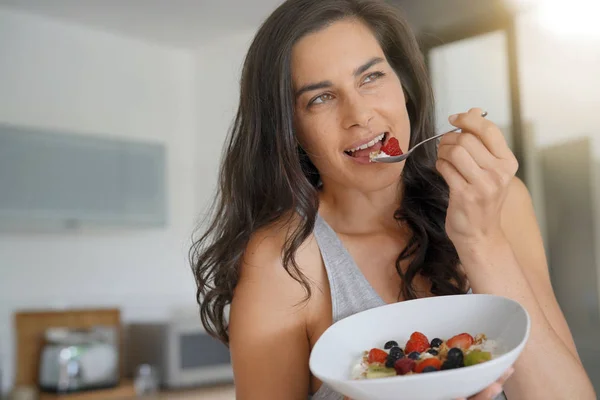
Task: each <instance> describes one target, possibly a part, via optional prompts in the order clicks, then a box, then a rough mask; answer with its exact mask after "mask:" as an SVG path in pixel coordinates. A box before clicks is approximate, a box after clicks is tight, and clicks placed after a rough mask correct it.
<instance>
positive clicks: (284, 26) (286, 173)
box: [190, 0, 465, 343]
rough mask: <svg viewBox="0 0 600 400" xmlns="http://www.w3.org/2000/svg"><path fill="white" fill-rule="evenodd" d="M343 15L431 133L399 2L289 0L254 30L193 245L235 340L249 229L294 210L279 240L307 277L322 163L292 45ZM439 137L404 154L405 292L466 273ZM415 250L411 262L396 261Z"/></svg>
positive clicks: (420, 128)
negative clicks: (303, 249) (417, 283)
mask: <svg viewBox="0 0 600 400" xmlns="http://www.w3.org/2000/svg"><path fill="white" fill-rule="evenodd" d="M344 18H356V19H358V20H360V21H362V22H363V23H365V24H366V25H367V26H368V27H370V29H371V30H372V32H373V33H374V34H375V36H376V38H377V39H378V41H379V44H380V45H381V47H382V49H383V51H384V54H385V55H386V57H387V60H388V62H389V63H390V65H391V66H392V68H393V69H394V70H395V72H396V73H397V74H398V76H399V78H400V81H401V82H402V85H403V89H404V92H405V96H406V98H407V109H408V114H409V118H410V121H411V138H410V143H411V145H412V144H414V143H416V142H419V141H421V140H423V139H424V138H426V137H428V136H430V135H431V134H432V133H433V127H434V121H433V111H434V107H433V95H432V90H431V86H430V83H429V79H428V75H427V71H426V68H425V63H424V60H423V57H422V54H421V52H420V49H419V46H418V44H417V41H416V39H415V37H414V35H413V33H412V32H411V30H410V27H409V26H408V24H407V22H406V21H405V19H404V18H403V17H402V16H401V15H400V13H399V10H397V9H396V8H394V7H392V6H390V5H388V4H386V3H385V2H383V1H378V0H287V1H286V2H284V3H283V4H282V5H280V6H279V7H278V8H277V9H276V10H275V11H274V12H273V13H272V14H271V15H270V16H269V17H268V19H267V20H266V21H265V22H264V23H263V25H262V26H261V27H260V29H259V30H258V32H257V34H256V36H255V38H254V40H253V42H252V44H251V46H250V49H249V51H248V53H247V56H246V59H245V62H244V65H243V71H242V79H241V91H240V98H239V108H238V110H237V114H236V117H235V120H234V122H233V125H232V127H231V131H230V132H229V137H228V141H227V143H226V146H225V148H224V154H223V159H222V165H221V170H220V176H219V189H218V194H217V196H216V198H215V203H214V208H213V213H212V215H211V216H212V220H211V222H210V223H209V225H208V228H207V230H206V231H205V232H204V233H203V234H202V236H201V237H200V238H199V239H198V240H196V241H195V242H194V245H193V247H192V249H191V251H190V255H191V261H192V265H193V269H194V274H195V277H196V283H197V287H198V290H197V301H198V303H199V305H200V315H201V320H202V324H203V325H204V327H205V328H206V330H207V331H208V332H209V333H210V334H212V335H213V336H215V337H217V338H219V339H220V340H222V341H223V342H224V343H228V342H229V335H228V326H227V318H226V315H225V309H226V307H227V306H228V305H229V304H230V303H231V300H232V297H233V291H234V289H235V287H236V284H237V282H238V279H239V272H240V264H241V261H242V257H243V255H244V251H245V248H246V246H247V244H248V241H249V239H250V236H251V235H252V234H253V233H254V232H256V231H257V230H258V229H261V228H264V227H266V226H269V225H271V224H273V223H275V222H277V221H280V220H281V219H282V218H287V217H288V216H290V215H293V216H294V224H293V230H292V231H291V233H290V234H289V236H288V238H287V241H286V242H285V245H284V248H283V249H282V260H283V266H284V268H285V269H286V271H287V272H288V274H290V276H292V277H293V278H294V279H295V280H297V281H298V282H299V283H300V284H302V285H303V287H304V289H305V290H306V296H307V297H306V298H307V299H308V298H309V297H310V295H311V287H310V284H309V283H308V281H307V279H306V277H305V276H304V275H303V274H302V272H301V271H300V269H299V268H298V265H297V264H296V261H295V253H296V250H297V249H298V248H299V247H300V245H301V244H302V243H303V242H304V241H305V240H306V239H307V238H308V237H309V235H310V234H311V233H312V231H313V227H314V222H315V218H316V215H317V211H318V206H319V199H318V185H319V181H320V178H319V172H318V171H317V169H316V168H315V166H314V165H313V164H312V163H311V161H310V160H309V158H308V156H307V155H306V153H304V151H303V150H302V149H301V148H300V147H299V146H298V143H297V140H296V137H295V134H294V124H293V118H294V96H293V91H292V78H291V73H290V70H291V53H292V46H293V45H294V44H295V43H296V42H297V41H298V40H299V39H300V38H302V37H303V36H305V35H307V34H309V33H311V32H315V31H318V30H320V29H323V28H324V27H326V26H327V25H329V24H331V23H333V22H335V21H339V20H341V19H344ZM436 151H437V150H436V144H435V143H433V141H432V142H430V143H429V144H428V145H424V146H421V147H420V148H419V149H418V150H417V151H416V154H414V155H413V156H411V158H409V159H408V160H407V161H406V164H405V166H404V169H403V173H402V178H401V179H402V194H403V196H402V201H401V204H399V207H398V210H397V211H396V212H395V214H394V218H395V219H397V220H398V221H402V222H403V223H405V224H407V225H408V226H409V227H410V230H411V231H412V236H411V238H410V240H409V242H408V245H407V246H406V248H405V249H404V250H403V251H402V252H401V254H400V255H399V256H398V259H397V261H396V269H397V271H398V273H399V274H400V276H401V277H402V285H401V288H400V289H401V295H402V296H404V298H407V299H411V298H415V297H416V296H417V294H416V291H415V289H414V286H413V279H414V277H415V276H416V275H417V274H421V275H422V276H424V277H426V278H428V279H429V281H430V282H431V285H432V286H431V292H432V293H433V294H435V295H447V294H458V293H463V292H464V287H465V277H464V276H463V274H462V273H461V272H460V271H459V268H458V255H457V253H456V250H455V248H454V246H453V245H452V243H451V241H450V240H449V239H448V236H447V235H446V232H445V227H444V225H445V218H446V209H447V206H448V186H447V185H446V183H445V182H444V180H443V179H442V177H441V176H440V175H439V174H438V173H437V172H436V169H435V160H436ZM402 260H409V263H408V267H407V268H406V270H405V271H403V270H402V269H401V268H400V261H402Z"/></svg>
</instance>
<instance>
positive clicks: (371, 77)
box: [363, 71, 385, 83]
mask: <svg viewBox="0 0 600 400" xmlns="http://www.w3.org/2000/svg"><path fill="white" fill-rule="evenodd" d="M384 75H385V74H384V73H383V72H379V71H378V72H373V73H372V74H369V75H367V77H366V78H365V79H364V80H363V83H370V82H373V81H375V80H377V79H379V78H381V77H382V76H384Z"/></svg>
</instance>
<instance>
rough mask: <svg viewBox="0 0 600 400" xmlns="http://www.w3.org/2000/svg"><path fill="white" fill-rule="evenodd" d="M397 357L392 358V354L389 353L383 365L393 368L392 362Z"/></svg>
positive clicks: (394, 361)
mask: <svg viewBox="0 0 600 400" xmlns="http://www.w3.org/2000/svg"><path fill="white" fill-rule="evenodd" d="M396 361H397V359H396V358H394V356H392V355H391V354H390V355H389V356H387V358H386V359H385V367H386V368H394V364H395V363H396Z"/></svg>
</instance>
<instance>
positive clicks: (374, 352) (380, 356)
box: [368, 349, 388, 364]
mask: <svg viewBox="0 0 600 400" xmlns="http://www.w3.org/2000/svg"><path fill="white" fill-rule="evenodd" d="M387 356H388V353H387V352H385V351H383V350H381V349H371V351H369V357H368V360H369V364H372V363H380V364H385V360H386V359H387Z"/></svg>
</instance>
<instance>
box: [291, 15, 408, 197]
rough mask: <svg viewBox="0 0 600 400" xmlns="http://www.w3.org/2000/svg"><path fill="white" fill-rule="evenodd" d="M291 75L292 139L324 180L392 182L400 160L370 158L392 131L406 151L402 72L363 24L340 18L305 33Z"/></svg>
mask: <svg viewBox="0 0 600 400" xmlns="http://www.w3.org/2000/svg"><path fill="white" fill-rule="evenodd" d="M292 80H293V84H294V92H295V101H296V104H295V127H296V130H297V135H298V140H299V141H300V144H301V145H302V147H303V148H304V149H305V150H306V152H307V153H308V155H309V157H310V159H311V161H312V162H313V164H314V165H315V166H316V167H317V169H318V170H319V172H320V174H321V178H322V179H323V182H324V184H325V185H327V182H328V181H329V182H336V183H337V184H339V185H342V186H346V187H352V188H356V189H359V190H364V191H375V190H378V189H382V188H384V187H387V186H389V185H391V184H395V183H397V182H398V179H399V176H400V173H401V172H402V168H403V166H404V163H403V162H402V163H395V164H377V163H370V162H369V153H370V152H372V151H375V150H378V149H379V148H380V147H381V146H382V143H383V142H387V140H388V139H389V138H390V137H395V138H396V139H398V141H399V142H400V148H401V149H402V150H403V151H406V149H407V147H408V143H409V139H410V121H409V118H408V113H407V110H406V101H405V98H404V93H403V90H402V85H401V83H400V79H399V78H398V76H397V75H396V73H395V72H394V70H393V69H392V67H391V66H390V65H389V64H388V62H387V60H386V58H385V54H384V53H383V50H382V49H381V47H380V46H379V43H378V42H377V39H376V38H375V36H374V35H373V34H372V32H371V31H370V30H369V29H368V28H367V26H365V25H364V24H363V23H361V22H358V21H355V20H342V21H339V22H336V23H334V24H332V25H330V26H328V27H327V28H325V29H323V30H321V31H318V32H316V33H312V34H310V35H307V36H305V37H303V38H302V39H301V40H299V41H298V42H297V43H296V45H295V46H294V48H293V51H292ZM373 143H374V144H373ZM365 144H370V147H369V148H367V149H362V150H356V149H357V148H359V147H361V146H363V145H365Z"/></svg>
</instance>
